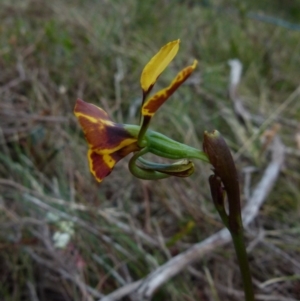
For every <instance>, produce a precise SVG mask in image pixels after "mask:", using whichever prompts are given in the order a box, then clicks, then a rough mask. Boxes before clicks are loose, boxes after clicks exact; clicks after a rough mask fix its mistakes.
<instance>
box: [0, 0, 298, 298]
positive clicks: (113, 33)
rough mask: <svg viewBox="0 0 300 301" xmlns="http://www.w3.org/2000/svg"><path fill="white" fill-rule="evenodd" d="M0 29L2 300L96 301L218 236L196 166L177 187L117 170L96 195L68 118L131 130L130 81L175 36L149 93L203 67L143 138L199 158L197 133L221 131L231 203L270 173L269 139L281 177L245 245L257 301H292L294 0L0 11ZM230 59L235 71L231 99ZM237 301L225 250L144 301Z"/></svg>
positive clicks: (60, 5)
mask: <svg viewBox="0 0 300 301" xmlns="http://www.w3.org/2000/svg"><path fill="white" fill-rule="evenodd" d="M0 20H1V22H0V229H1V230H0V299H1V300H14V301H17V300H34V301H37V300H40V301H48V300H59V301H60V300H61V301H67V300H97V299H99V298H100V297H101V296H102V295H103V294H108V293H110V292H112V291H114V290H116V289H117V288H119V287H121V286H123V285H126V284H128V283H130V282H133V281H136V280H139V279H141V278H142V277H145V276H146V275H147V274H149V273H150V272H151V271H153V270H154V269H155V268H156V267H158V266H160V265H162V264H163V263H165V262H166V261H167V260H168V259H169V258H171V257H173V256H175V255H177V254H179V253H180V252H183V251H184V250H186V249H188V248H189V247H190V246H192V245H193V244H195V243H197V242H200V241H202V240H203V239H205V238H207V237H209V236H210V235H212V234H213V233H215V232H216V231H218V230H219V229H221V228H222V223H221V221H220V219H219V216H218V214H217V212H216V211H215V209H214V206H213V204H212V201H211V197H210V192H209V187H208V181H207V179H208V177H209V175H210V174H211V170H210V167H209V166H208V165H205V164H202V163H198V162H196V163H195V164H196V171H195V174H194V175H192V176H191V177H190V178H187V179H180V178H174V177H172V178H169V179H165V180H161V181H155V182H150V181H141V180H139V179H136V178H134V177H133V176H132V175H131V174H130V173H129V171H128V167H127V163H128V158H125V159H124V160H122V161H121V162H119V163H118V165H117V166H116V168H115V169H114V171H113V172H112V174H111V175H110V176H109V177H108V178H106V179H105V180H104V181H103V183H101V184H100V185H99V184H98V183H97V182H96V180H95V179H94V178H93V177H92V175H91V174H90V172H89V169H88V162H87V158H86V152H87V144H86V142H85V140H84V137H83V133H82V130H81V128H80V127H79V124H78V122H77V120H76V119H75V116H74V115H73V108H74V104H75V101H76V98H78V97H80V98H82V99H84V100H85V101H87V102H91V103H94V104H96V105H98V106H100V107H102V108H103V109H104V110H106V111H107V112H108V114H109V115H110V116H111V117H112V118H113V119H114V120H115V121H117V122H120V123H132V124H137V123H138V120H139V106H140V102H141V88H140V84H139V80H140V74H141V71H142V69H143V67H144V65H145V64H146V63H147V62H148V60H149V59H150V58H151V57H152V56H153V55H154V54H155V53H156V52H157V51H158V50H159V49H160V47H162V46H163V45H164V44H166V43H167V42H169V41H172V40H174V39H178V38H180V39H181V44H180V51H179V53H178V55H177V57H176V58H175V59H174V61H173V62H172V64H171V65H170V67H169V68H168V69H167V70H166V71H165V72H164V73H163V74H162V76H161V77H160V78H159V81H158V83H157V85H156V88H157V89H159V88H163V87H165V86H167V85H168V84H169V83H170V81H171V80H172V79H173V77H174V76H175V75H176V73H177V72H178V71H179V70H180V69H182V68H183V67H185V66H187V65H188V64H190V63H192V62H193V60H194V59H197V60H198V61H199V64H198V67H197V69H196V71H195V72H194V73H193V75H192V77H191V78H190V79H189V80H188V81H187V82H186V84H185V85H183V86H182V87H181V88H180V89H179V90H178V91H177V92H176V93H175V94H174V95H173V96H172V98H171V99H170V100H168V102H167V103H166V104H165V105H164V106H163V107H162V108H161V109H160V110H159V112H158V113H157V114H156V116H155V118H154V119H153V121H152V123H151V128H152V129H154V130H157V131H159V132H162V133H163V134H165V135H168V136H170V137H172V138H173V139H176V140H178V141H180V142H184V143H186V144H188V145H191V146H193V147H196V148H199V149H202V137H203V132H204V130H213V129H218V130H219V131H221V133H222V134H223V136H224V137H225V139H226V141H227V142H228V144H229V145H230V147H231V149H232V152H233V154H234V155H235V158H236V164H237V167H238V170H239V174H240V179H241V188H242V189H241V191H242V200H243V203H245V202H246V200H247V197H248V196H249V195H251V192H252V191H253V188H254V187H255V185H256V184H257V183H259V181H260V179H261V176H262V174H263V172H264V170H265V168H266V166H267V165H268V163H269V162H270V156H269V152H268V144H269V143H268V140H266V139H265V138H266V136H267V137H271V138H270V139H271V140H272V137H274V136H275V135H276V136H279V137H280V138H281V140H282V142H283V144H284V146H285V149H286V157H285V164H284V168H283V169H282V171H281V174H280V177H279V178H278V179H277V182H276V185H275V186H274V187H273V189H272V191H271V193H270V194H269V195H268V196H267V199H266V200H265V203H264V205H263V207H262V208H261V209H260V212H259V214H258V216H257V217H256V218H255V220H254V222H253V223H251V225H250V228H249V231H248V232H247V234H246V242H247V246H249V249H248V251H249V258H250V265H251V271H252V274H253V281H254V287H255V292H256V294H257V295H258V298H257V300H276V301H278V300H282V301H287V300H290V301H291V300H300V239H299V233H300V160H299V158H300V123H299V119H300V101H299V100H300V98H299V88H298V87H299V66H300V55H299V54H300V1H299V0H295V1H292V0H290V1H287V0H286V1H280V0H265V1H259V0H255V1H234V0H227V1H226V0H224V1H222V0H203V1H200V0H199V1H192V0H191V1H179V0H178V1H175V0H174V1H171V0H164V1H156V0H149V1H139V0H126V1H119V0H117V1H108V0H99V1H95V0H85V1H83V0H74V1H67V0H65V1H63V0H60V1H58V0H54V1H42V0H20V1H18V0H15V1H5V0H0ZM231 59H238V60H240V62H241V64H242V66H243V71H242V76H241V79H240V82H239V83H238V86H237V87H235V88H234V93H233V94H232V93H231V94H230V93H229V90H230V88H229V84H230V66H229V65H228V61H229V60H231ZM237 99H238V101H239V102H240V103H242V105H243V108H244V109H245V111H246V113H247V116H248V119H247V122H246V123H245V120H241V116H238V114H236V112H235V108H234V103H235V100H237ZM266 141H267V142H266ZM249 167H250V168H251V170H252V172H251V174H250V175H251V181H245V173H246V172H245V170H249ZM247 168H248V169H247ZM241 294H242V284H241V278H240V272H239V268H238V265H237V262H236V257H235V253H234V250H233V246H232V244H227V245H226V246H225V247H224V248H217V249H215V250H214V251H213V252H210V253H209V254H208V255H207V256H205V257H204V258H202V259H201V260H199V261H198V262H197V263H195V264H194V265H193V266H192V268H190V269H187V270H185V271H183V272H182V273H180V275H178V276H176V277H175V278H173V279H172V280H170V281H168V282H167V284H165V285H164V286H163V287H162V288H160V289H159V290H158V291H157V293H156V294H155V296H154V297H153V300H157V301H158V300H178V301H179V300H186V301H193V300H203V301H207V300H209V301H210V300H216V301H218V300H243V298H242V295H241ZM124 300H129V299H126V298H125V299H124Z"/></svg>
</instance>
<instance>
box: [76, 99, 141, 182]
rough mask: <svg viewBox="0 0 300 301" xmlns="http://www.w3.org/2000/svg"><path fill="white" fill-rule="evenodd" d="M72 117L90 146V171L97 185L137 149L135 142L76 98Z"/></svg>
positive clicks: (125, 131)
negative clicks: (74, 117)
mask: <svg viewBox="0 0 300 301" xmlns="http://www.w3.org/2000/svg"><path fill="white" fill-rule="evenodd" d="M74 114H75V116H76V117H77V118H78V121H79V123H80V125H81V127H82V129H83V132H84V135H85V138H86V140H87V142H88V145H89V151H88V160H89V166H90V171H91V173H92V174H93V175H94V176H95V177H96V179H97V180H98V181H99V182H100V181H102V180H103V179H104V178H105V177H106V176H107V175H109V174H110V172H111V171H112V169H113V167H114V166H115V164H116V163H117V162H118V161H119V160H121V159H122V158H123V157H125V156H126V155H128V154H129V153H130V152H132V151H136V150H138V149H139V148H138V146H137V139H136V138H135V137H133V136H132V135H131V134H130V133H129V132H128V131H127V130H126V129H125V128H124V126H123V125H121V124H117V123H114V122H113V121H112V120H111V119H110V118H109V116H108V115H107V113H106V112H105V111H104V110H102V109H100V108H98V107H97V106H95V105H93V104H90V103H87V102H85V101H83V100H81V99H77V101H76V105H75V109H74Z"/></svg>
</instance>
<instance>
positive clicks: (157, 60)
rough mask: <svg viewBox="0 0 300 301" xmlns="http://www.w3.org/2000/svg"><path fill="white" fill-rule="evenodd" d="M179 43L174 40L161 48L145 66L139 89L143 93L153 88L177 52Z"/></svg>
mask: <svg viewBox="0 0 300 301" xmlns="http://www.w3.org/2000/svg"><path fill="white" fill-rule="evenodd" d="M179 43H180V40H175V41H172V42H169V43H168V44H166V45H165V46H163V47H162V48H161V49H160V50H159V51H158V53H157V54H156V55H155V56H154V57H152V59H151V60H150V62H149V63H148V64H147V65H146V66H145V68H144V70H143V72H142V75H141V87H142V89H143V92H144V93H147V92H148V91H149V90H150V89H151V88H152V87H153V85H154V83H155V82H156V80H157V78H158V77H159V76H160V75H161V73H162V72H163V71H164V70H165V69H166V67H167V66H168V65H169V64H170V62H171V61H172V60H173V58H174V57H175V55H176V54H177V52H178V49H179Z"/></svg>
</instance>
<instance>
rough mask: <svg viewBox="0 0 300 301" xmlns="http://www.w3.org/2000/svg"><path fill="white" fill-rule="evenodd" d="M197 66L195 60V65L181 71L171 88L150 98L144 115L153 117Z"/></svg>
mask: <svg viewBox="0 0 300 301" xmlns="http://www.w3.org/2000/svg"><path fill="white" fill-rule="evenodd" d="M196 66H197V61H196V60H195V61H194V63H193V65H191V66H188V67H186V68H184V69H183V70H181V71H180V72H179V73H178V74H177V76H176V78H175V79H174V80H173V81H172V83H171V84H170V86H169V87H167V88H165V89H162V90H160V91H159V92H157V93H156V94H154V95H153V96H152V97H150V98H149V99H148V100H147V101H146V102H145V103H144V105H143V107H142V115H143V116H149V117H152V116H153V115H154V113H155V112H156V111H157V110H158V109H159V108H160V106H161V105H162V104H163V103H164V102H165V101H166V100H167V99H168V98H169V97H170V96H171V95H172V94H173V93H174V92H175V91H176V90H177V89H178V87H179V86H180V85H181V84H182V83H184V82H185V81H186V79H187V78H188V77H189V76H190V75H191V73H192V72H193V71H194V69H195V68H196Z"/></svg>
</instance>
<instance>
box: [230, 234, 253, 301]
mask: <svg viewBox="0 0 300 301" xmlns="http://www.w3.org/2000/svg"><path fill="white" fill-rule="evenodd" d="M229 231H230V230H229ZM230 234H231V237H232V241H233V245H234V249H235V253H236V256H237V259H238V263H239V267H240V271H241V274H242V279H243V286H244V292H245V301H254V292H253V285H252V279H251V272H250V268H249V262H248V257H247V251H246V246H245V242H244V237H243V229H241V231H238V233H232V232H231V231H230Z"/></svg>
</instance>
